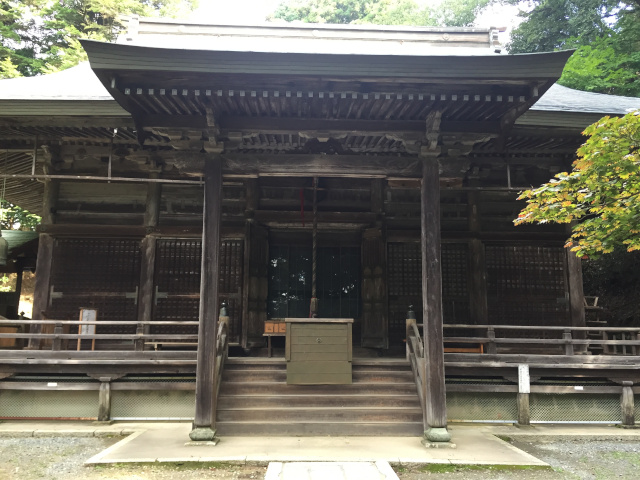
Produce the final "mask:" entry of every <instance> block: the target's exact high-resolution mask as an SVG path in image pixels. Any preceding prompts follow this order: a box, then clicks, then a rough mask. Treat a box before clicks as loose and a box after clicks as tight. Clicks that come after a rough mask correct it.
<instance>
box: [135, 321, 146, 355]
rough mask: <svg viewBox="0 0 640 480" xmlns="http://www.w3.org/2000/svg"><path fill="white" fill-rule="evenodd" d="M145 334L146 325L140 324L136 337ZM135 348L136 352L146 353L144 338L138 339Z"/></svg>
mask: <svg viewBox="0 0 640 480" xmlns="http://www.w3.org/2000/svg"><path fill="white" fill-rule="evenodd" d="M144 333H145V331H144V323H138V326H137V327H136V335H144ZM135 348H136V352H143V351H144V338H138V339H136V341H135Z"/></svg>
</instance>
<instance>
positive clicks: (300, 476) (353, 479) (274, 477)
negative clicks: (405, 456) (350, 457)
mask: <svg viewBox="0 0 640 480" xmlns="http://www.w3.org/2000/svg"><path fill="white" fill-rule="evenodd" d="M327 478H330V479H331V480H361V479H367V480H398V476H397V475H396V474H395V472H394V471H393V470H392V468H391V466H390V465H389V463H388V462H384V461H378V462H297V463H281V462H271V463H270V464H269V467H268V468H267V473H266V474H265V476H264V479H265V480H325V479H327Z"/></svg>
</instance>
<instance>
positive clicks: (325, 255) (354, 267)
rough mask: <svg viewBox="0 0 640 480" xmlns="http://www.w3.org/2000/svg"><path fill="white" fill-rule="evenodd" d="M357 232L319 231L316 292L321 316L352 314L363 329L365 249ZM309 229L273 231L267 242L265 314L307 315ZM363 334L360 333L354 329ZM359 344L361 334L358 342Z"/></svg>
mask: <svg viewBox="0 0 640 480" xmlns="http://www.w3.org/2000/svg"><path fill="white" fill-rule="evenodd" d="M354 237H355V236H354V235H340V234H339V233H337V234H336V233H334V234H328V233H322V234H321V235H319V239H318V241H319V246H318V251H317V266H316V271H315V274H316V296H317V299H318V316H319V317H321V318H353V319H354V324H355V325H354V327H355V329H356V330H357V331H358V332H359V325H360V318H361V316H362V300H361V285H362V278H361V249H360V247H359V246H358V244H357V241H356V239H355V238H354ZM312 256H313V255H312V247H311V234H307V233H302V234H297V235H291V234H286V233H279V232H275V233H274V234H273V235H272V238H271V239H270V245H269V271H268V282H269V287H268V297H267V318H268V319H269V320H281V319H284V318H293V317H296V318H307V317H309V316H310V306H311V299H312V288H311V287H312V277H313V274H314V271H313V270H314V269H313V261H312ZM354 338H356V339H359V335H355V334H354ZM356 343H358V344H359V340H358V341H357V342H356Z"/></svg>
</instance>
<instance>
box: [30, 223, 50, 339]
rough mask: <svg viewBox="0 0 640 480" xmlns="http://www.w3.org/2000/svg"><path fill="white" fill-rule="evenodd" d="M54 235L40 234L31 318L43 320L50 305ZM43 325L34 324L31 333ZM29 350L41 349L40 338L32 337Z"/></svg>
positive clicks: (40, 329)
mask: <svg viewBox="0 0 640 480" xmlns="http://www.w3.org/2000/svg"><path fill="white" fill-rule="evenodd" d="M53 242H54V240H53V237H52V236H51V235H48V234H46V233H41V234H40V239H39V241H38V260H37V262H36V284H35V288H34V292H33V312H32V314H31V318H32V319H34V320H41V319H42V318H43V316H44V315H45V312H46V311H47V308H48V307H49V285H50V283H51V265H52V263H53ZM41 331H42V325H32V326H31V329H30V332H31V333H40V332H41ZM27 349H28V350H38V349H40V339H35V338H30V339H29V344H28V346H27Z"/></svg>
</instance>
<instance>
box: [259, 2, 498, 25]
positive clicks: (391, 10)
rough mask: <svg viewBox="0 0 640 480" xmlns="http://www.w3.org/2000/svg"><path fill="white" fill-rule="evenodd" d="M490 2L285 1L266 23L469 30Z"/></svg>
mask: <svg viewBox="0 0 640 480" xmlns="http://www.w3.org/2000/svg"><path fill="white" fill-rule="evenodd" d="M489 1H490V0H444V2H443V3H442V4H440V5H438V6H436V7H433V6H430V5H427V6H420V5H419V4H418V3H416V2H415V1H414V0H288V1H284V2H283V3H281V4H280V5H279V6H278V7H277V8H276V10H275V11H274V12H273V13H272V14H271V15H269V17H268V18H267V20H275V19H280V20H285V21H287V22H293V21H302V22H306V23H337V24H348V23H352V24H353V23H359V24H377V25H416V26H455V27H464V26H470V25H472V24H473V22H474V21H475V19H476V17H477V15H478V14H479V13H480V11H481V10H482V9H483V8H485V7H486V6H487V5H488V4H489Z"/></svg>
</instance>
